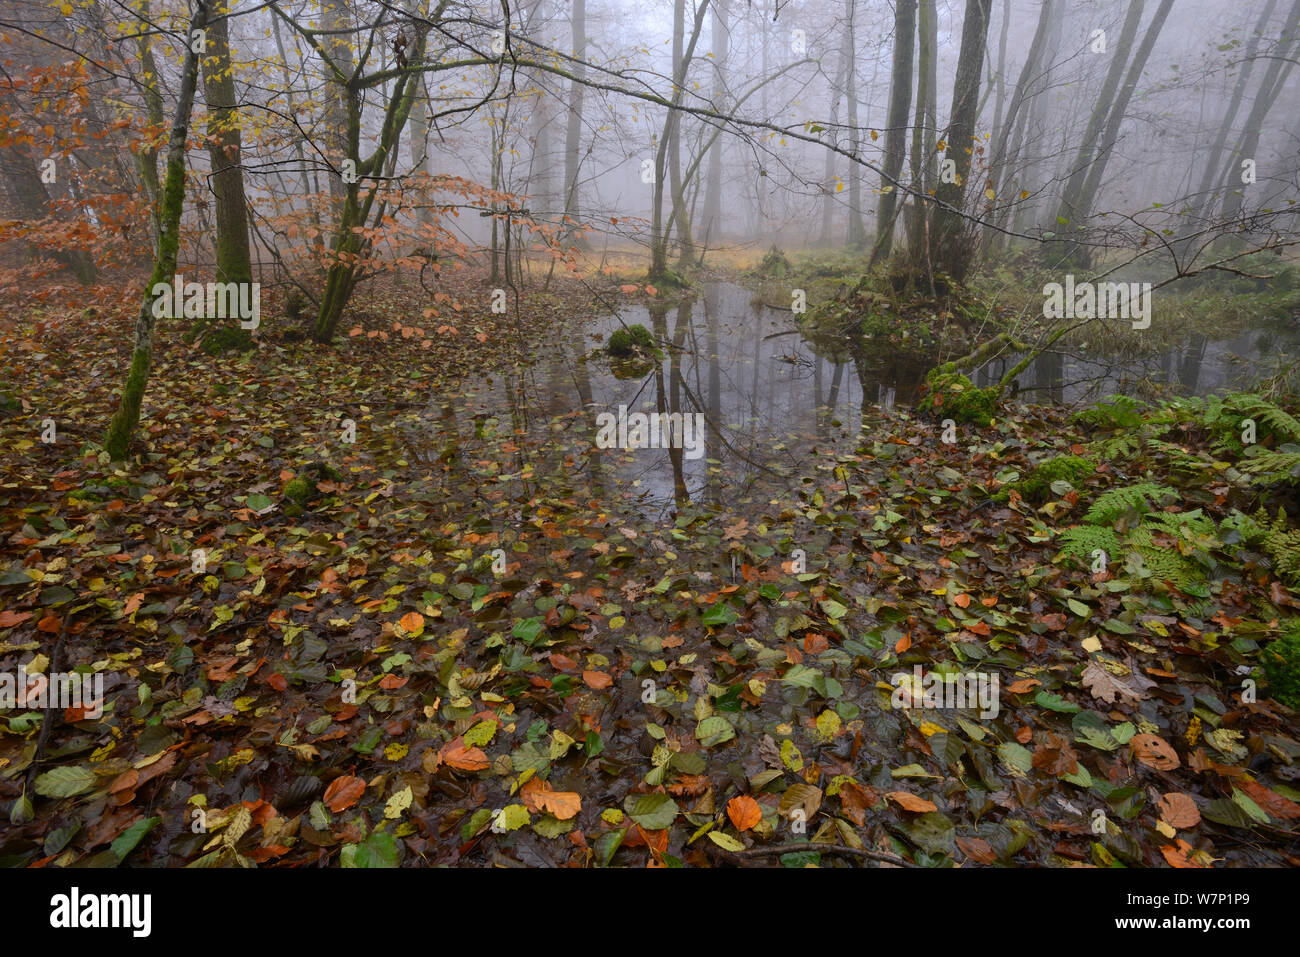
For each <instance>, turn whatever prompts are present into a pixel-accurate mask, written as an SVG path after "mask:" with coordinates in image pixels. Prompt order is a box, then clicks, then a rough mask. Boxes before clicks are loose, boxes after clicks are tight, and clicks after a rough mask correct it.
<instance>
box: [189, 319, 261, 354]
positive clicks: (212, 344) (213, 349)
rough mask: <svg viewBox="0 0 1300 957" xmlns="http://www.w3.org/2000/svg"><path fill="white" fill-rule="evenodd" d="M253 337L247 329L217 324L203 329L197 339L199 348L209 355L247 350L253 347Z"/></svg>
mask: <svg viewBox="0 0 1300 957" xmlns="http://www.w3.org/2000/svg"><path fill="white" fill-rule="evenodd" d="M253 345H254V343H253V337H252V336H251V335H249V332H248V330H247V329H240V328H239V327H237V326H236V327H233V328H232V327H231V326H217V327H213V328H210V329H208V330H207V331H205V332H204V333H203V334H202V336H201V338H200V339H199V348H200V349H202V350H203V351H204V352H205V353H207V354H208V355H210V356H219V355H224V354H225V353H227V352H247V351H248V350H249V349H251V348H253Z"/></svg>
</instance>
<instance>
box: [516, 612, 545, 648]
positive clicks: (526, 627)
mask: <svg viewBox="0 0 1300 957" xmlns="http://www.w3.org/2000/svg"><path fill="white" fill-rule="evenodd" d="M545 629H546V626H545V625H544V624H543V623H542V619H541V618H538V617H533V618H525V619H523V620H522V621H518V622H515V627H514V628H512V629H511V631H510V634H512V635H514V636H515V637H516V638H518V639H519V640H520V641H522V642H523V643H524V644H525V645H528V646H529V647H530V648H531V647H532V645H533V643H534V642H536V641H537V638H538V636H539V635H541V633H542V632H543V631H544V630H545Z"/></svg>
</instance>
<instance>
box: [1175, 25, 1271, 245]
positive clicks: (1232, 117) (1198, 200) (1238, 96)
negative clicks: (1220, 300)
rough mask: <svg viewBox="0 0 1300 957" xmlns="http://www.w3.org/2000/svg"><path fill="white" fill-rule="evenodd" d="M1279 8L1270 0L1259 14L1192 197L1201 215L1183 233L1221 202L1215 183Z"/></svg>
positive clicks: (1190, 229)
mask: <svg viewBox="0 0 1300 957" xmlns="http://www.w3.org/2000/svg"><path fill="white" fill-rule="evenodd" d="M1276 6H1277V0H1268V2H1267V3H1266V4H1265V5H1264V12H1263V13H1261V14H1260V15H1259V20H1258V22H1257V23H1256V24H1255V32H1254V33H1253V34H1251V37H1250V39H1249V40H1248V41H1246V52H1245V54H1244V55H1243V56H1242V69H1241V75H1240V76H1238V77H1237V82H1236V84H1235V85H1234V86H1233V90H1232V98H1231V99H1229V100H1228V105H1227V106H1226V107H1225V108H1224V110H1223V119H1222V121H1221V122H1220V123H1219V132H1218V135H1216V136H1215V138H1214V145H1213V146H1211V147H1210V151H1209V153H1208V154H1207V156H1206V159H1205V170H1204V172H1203V173H1202V174H1201V182H1200V185H1199V186H1198V187H1197V189H1196V193H1195V194H1194V195H1193V197H1192V202H1193V203H1194V204H1195V208H1196V210H1197V215H1196V216H1195V217H1193V219H1192V221H1191V222H1189V223H1188V224H1187V226H1186V227H1185V228H1184V230H1183V232H1184V233H1186V232H1190V231H1192V230H1194V229H1195V228H1196V227H1197V225H1198V224H1199V222H1202V221H1204V220H1206V219H1208V218H1209V214H1210V210H1211V208H1212V207H1213V205H1214V202H1215V200H1216V199H1217V195H1218V194H1217V193H1211V190H1213V189H1214V183H1215V181H1216V180H1218V179H1219V178H1220V177H1221V176H1222V173H1223V167H1222V166H1221V165H1220V162H1221V160H1222V158H1223V149H1224V147H1225V146H1227V144H1228V136H1229V134H1231V132H1232V128H1233V124H1234V123H1235V122H1236V119H1237V114H1238V112H1239V110H1240V108H1241V101H1242V99H1243V98H1244V97H1245V95H1246V88H1247V86H1248V85H1249V81H1250V75H1251V73H1252V72H1253V70H1254V68H1255V54H1256V52H1257V51H1258V50H1259V44H1260V42H1261V41H1262V40H1263V39H1264V31H1265V30H1267V29H1268V21H1269V18H1270V17H1272V16H1273V9H1274V8H1275V7H1276Z"/></svg>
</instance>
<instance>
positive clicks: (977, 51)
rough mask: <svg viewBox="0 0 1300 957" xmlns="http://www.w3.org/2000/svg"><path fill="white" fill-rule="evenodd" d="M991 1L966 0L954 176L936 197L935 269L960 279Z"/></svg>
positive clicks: (955, 95) (951, 135)
mask: <svg viewBox="0 0 1300 957" xmlns="http://www.w3.org/2000/svg"><path fill="white" fill-rule="evenodd" d="M992 2H993V0H966V17H965V21H964V22H963V23H962V29H961V52H960V54H959V55H958V58H957V77H956V80H955V81H954V84H953V91H952V117H951V119H950V120H949V121H948V135H947V137H946V143H945V145H946V149H945V150H944V157H945V159H951V160H952V161H953V164H954V166H955V167H956V175H955V176H954V177H950V178H949V179H943V178H941V180H940V182H939V186H938V189H936V190H935V198H936V199H938V200H939V203H940V205H939V207H938V208H937V209H936V210H935V213H934V229H933V230H932V232H931V244H932V248H931V254H930V261H931V262H932V263H933V264H934V267H935V269H936V270H939V271H942V272H945V273H947V274H948V275H949V276H951V277H952V278H953V279H955V280H957V281H959V282H960V281H961V280H962V279H963V278H965V275H966V271H967V269H968V268H969V267H970V259H971V248H970V244H969V243H968V242H967V241H966V239H965V237H964V236H963V233H964V232H965V219H964V217H963V216H962V215H961V210H962V209H963V204H964V202H965V196H966V180H967V178H968V176H969V175H970V168H971V159H972V156H973V155H974V144H975V113H976V111H977V110H978V109H979V92H980V77H981V75H982V72H983V66H984V44H985V43H986V42H987V39H988V31H989V9H990V7H991V6H992ZM949 180H950V181H949Z"/></svg>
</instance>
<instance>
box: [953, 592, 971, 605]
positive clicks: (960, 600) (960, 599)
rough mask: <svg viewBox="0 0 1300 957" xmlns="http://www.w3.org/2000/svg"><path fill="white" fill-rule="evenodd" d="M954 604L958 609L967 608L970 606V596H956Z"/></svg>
mask: <svg viewBox="0 0 1300 957" xmlns="http://www.w3.org/2000/svg"><path fill="white" fill-rule="evenodd" d="M952 602H953V604H954V605H956V606H957V607H958V608H967V607H969V606H970V595H956V596H954V597H953V600H952Z"/></svg>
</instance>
